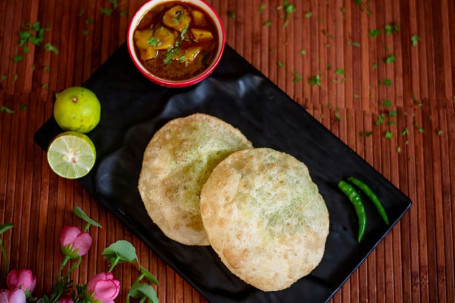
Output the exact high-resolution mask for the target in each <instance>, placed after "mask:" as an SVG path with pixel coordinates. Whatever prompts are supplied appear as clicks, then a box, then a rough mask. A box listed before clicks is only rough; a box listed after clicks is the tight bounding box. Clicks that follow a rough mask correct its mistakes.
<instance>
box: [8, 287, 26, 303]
mask: <svg viewBox="0 0 455 303" xmlns="http://www.w3.org/2000/svg"><path fill="white" fill-rule="evenodd" d="M25 302H26V298H25V292H24V291H23V290H22V289H20V288H18V289H16V290H12V291H10V293H9V303H25Z"/></svg>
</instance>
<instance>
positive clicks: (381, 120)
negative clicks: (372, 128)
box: [375, 114, 385, 125]
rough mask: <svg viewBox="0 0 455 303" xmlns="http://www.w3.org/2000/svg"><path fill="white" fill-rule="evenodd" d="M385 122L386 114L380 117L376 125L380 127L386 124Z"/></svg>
mask: <svg viewBox="0 0 455 303" xmlns="http://www.w3.org/2000/svg"><path fill="white" fill-rule="evenodd" d="M384 121H385V115H384V114H379V115H378V120H376V122H375V123H376V125H380V124H382V123H384Z"/></svg>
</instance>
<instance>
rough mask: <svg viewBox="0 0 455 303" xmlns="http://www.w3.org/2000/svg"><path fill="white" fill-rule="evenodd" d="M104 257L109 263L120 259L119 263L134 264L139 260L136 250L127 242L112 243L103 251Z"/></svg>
mask: <svg viewBox="0 0 455 303" xmlns="http://www.w3.org/2000/svg"><path fill="white" fill-rule="evenodd" d="M102 255H103V256H104V257H105V258H106V260H107V261H108V262H109V263H113V262H115V260H116V259H119V260H118V263H123V262H134V260H136V259H137V255H136V249H135V248H134V246H133V244H131V243H130V242H128V241H126V240H119V241H117V242H115V243H112V244H111V245H110V246H109V247H107V248H106V249H105V250H104V251H103V253H102Z"/></svg>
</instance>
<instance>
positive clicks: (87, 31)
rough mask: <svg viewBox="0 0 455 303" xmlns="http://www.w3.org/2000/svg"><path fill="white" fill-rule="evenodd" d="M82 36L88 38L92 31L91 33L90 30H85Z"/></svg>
mask: <svg viewBox="0 0 455 303" xmlns="http://www.w3.org/2000/svg"><path fill="white" fill-rule="evenodd" d="M82 34H83V35H84V36H87V35H88V34H90V31H89V30H88V29H85V30H84V31H83V32H82Z"/></svg>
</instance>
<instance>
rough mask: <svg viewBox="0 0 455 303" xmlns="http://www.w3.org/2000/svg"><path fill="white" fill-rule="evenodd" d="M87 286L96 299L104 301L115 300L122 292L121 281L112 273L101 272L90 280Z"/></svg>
mask: <svg viewBox="0 0 455 303" xmlns="http://www.w3.org/2000/svg"><path fill="white" fill-rule="evenodd" d="M87 288H88V290H89V292H91V295H92V297H93V298H94V299H97V300H99V301H100V302H104V303H111V302H114V299H115V298H116V297H117V296H118V293H119V292H120V281H118V280H114V275H113V274H112V273H104V272H102V273H99V274H97V275H95V276H93V277H92V278H91V279H90V281H88V284H87Z"/></svg>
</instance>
